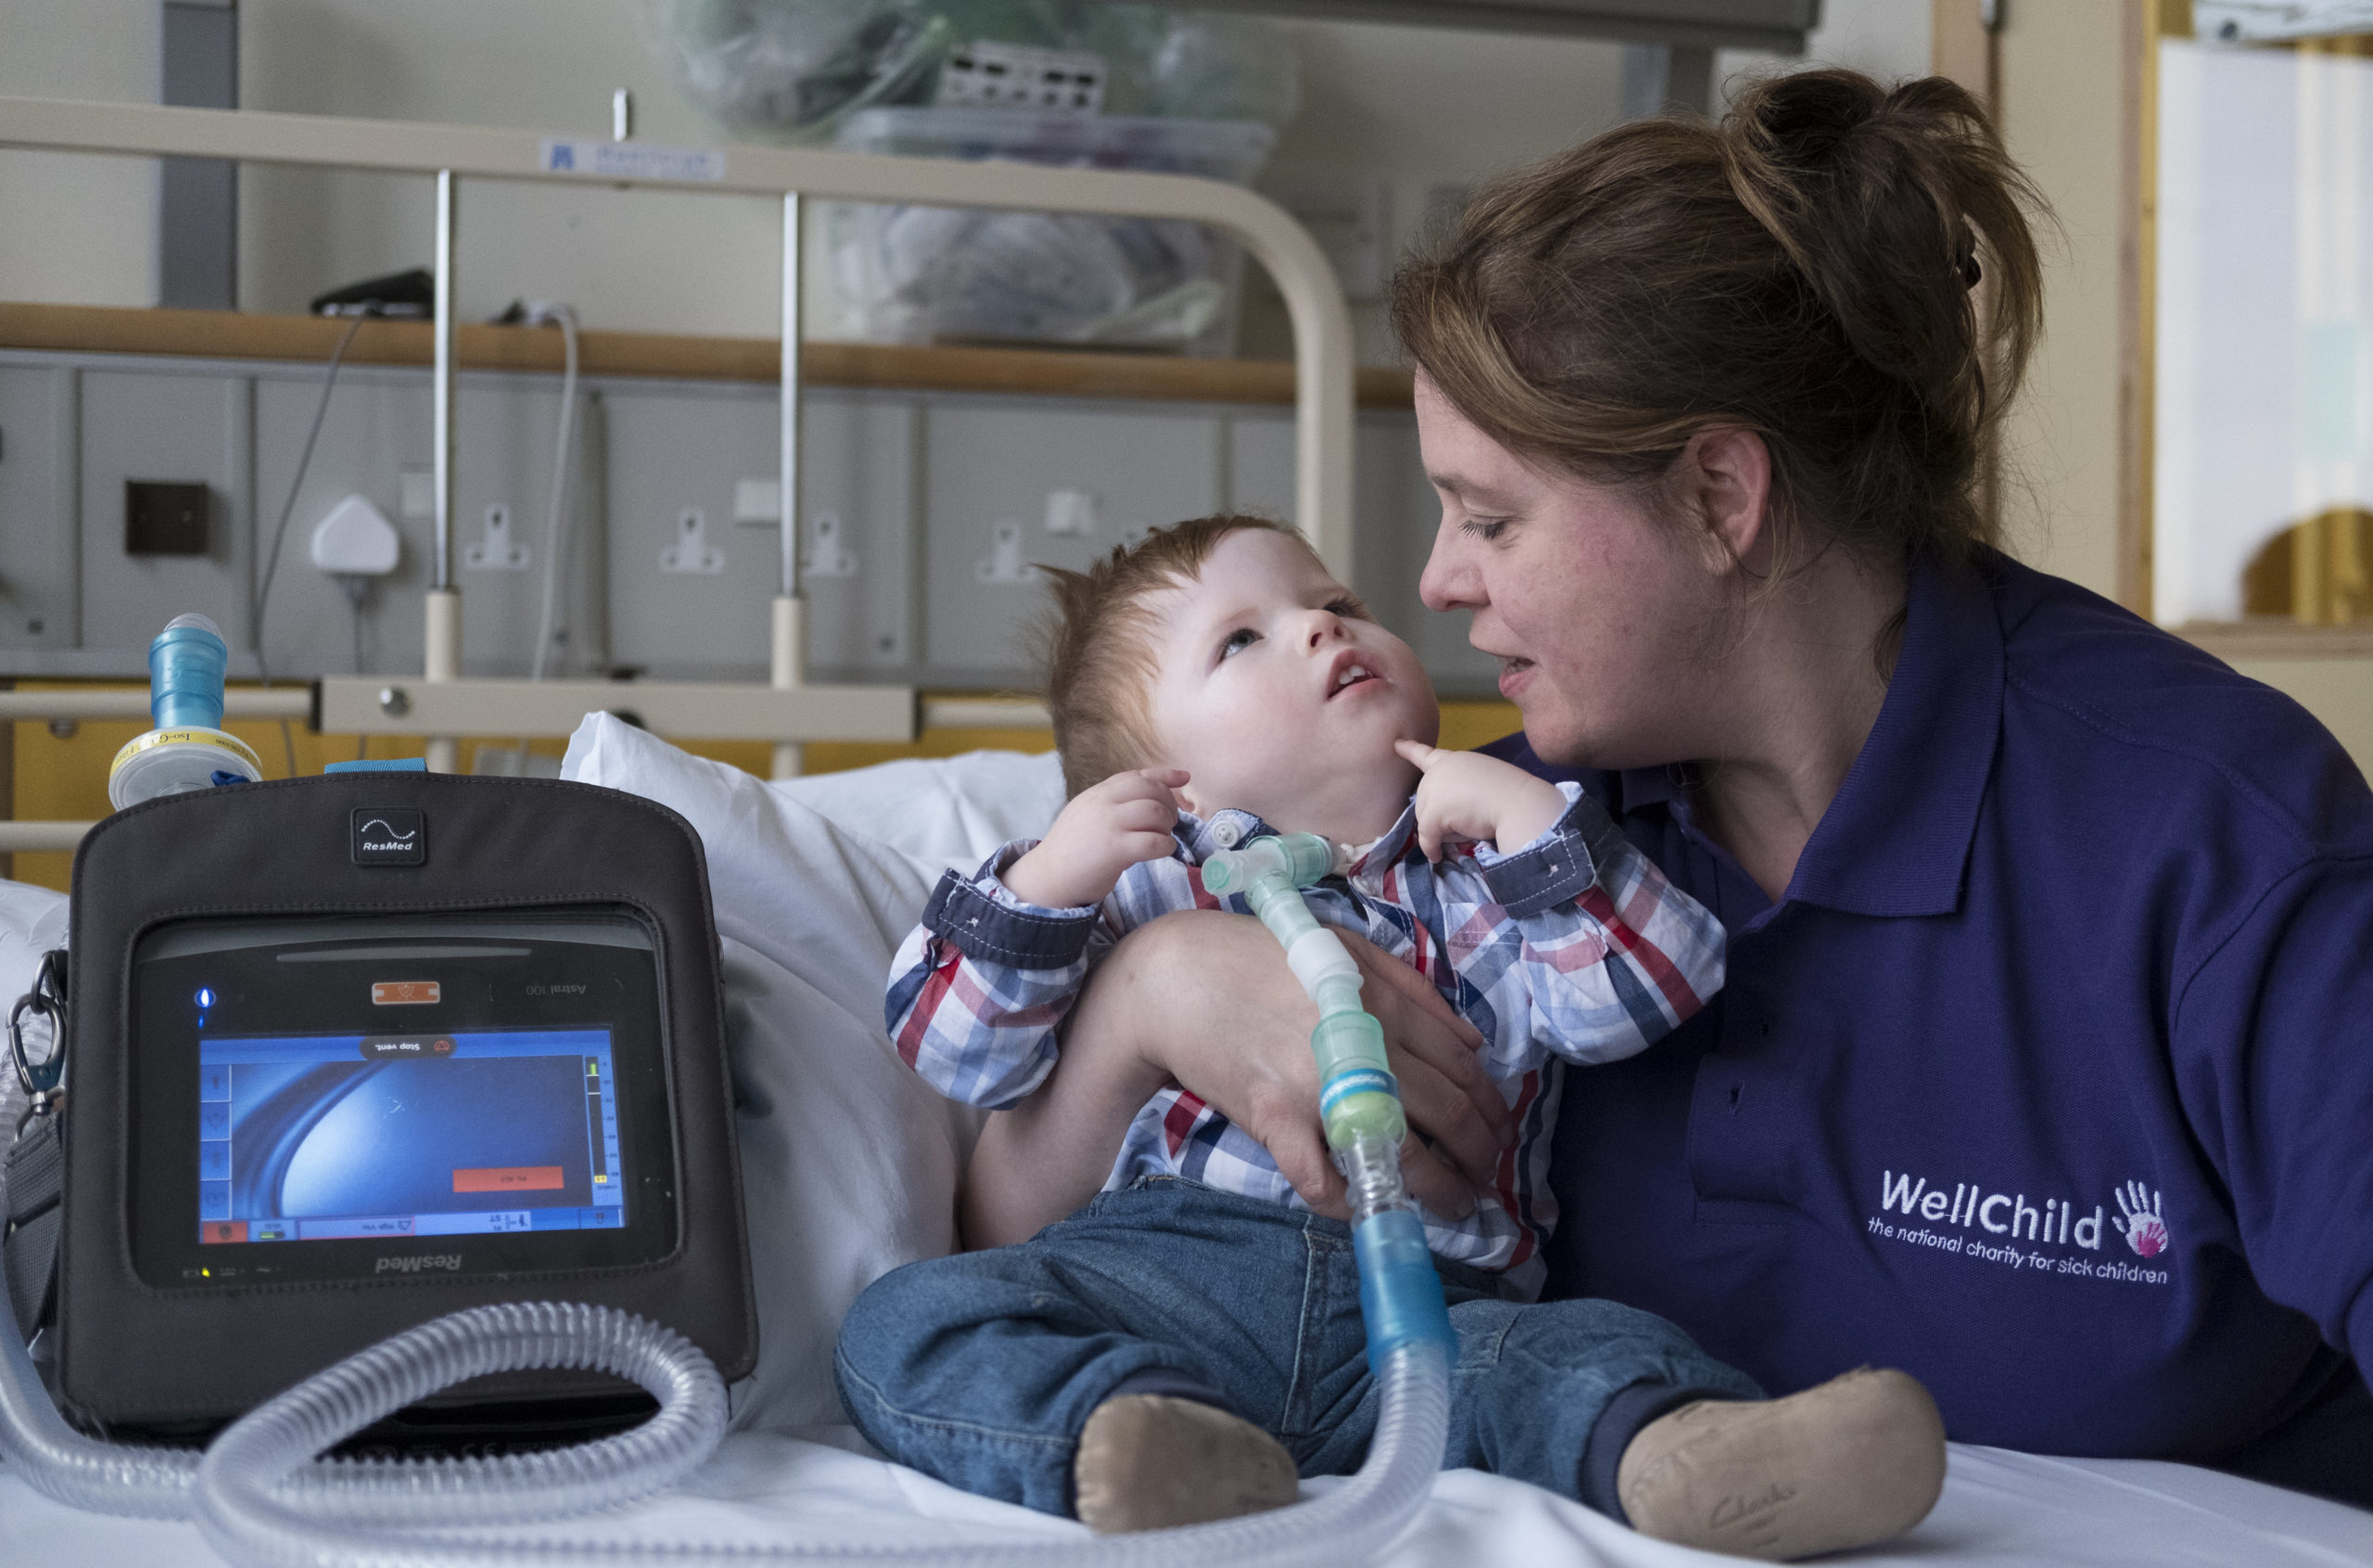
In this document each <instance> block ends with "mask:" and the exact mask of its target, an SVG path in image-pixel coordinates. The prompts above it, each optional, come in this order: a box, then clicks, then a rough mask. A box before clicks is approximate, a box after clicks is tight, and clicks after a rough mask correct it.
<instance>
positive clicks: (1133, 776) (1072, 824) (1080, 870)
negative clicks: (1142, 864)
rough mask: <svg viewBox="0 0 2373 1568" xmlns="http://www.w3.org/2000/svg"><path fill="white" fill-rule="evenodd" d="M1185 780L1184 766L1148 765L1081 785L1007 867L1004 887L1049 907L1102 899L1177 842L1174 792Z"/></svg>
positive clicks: (1090, 902)
mask: <svg viewBox="0 0 2373 1568" xmlns="http://www.w3.org/2000/svg"><path fill="white" fill-rule="evenodd" d="M1186 782H1187V774H1186V773H1185V772H1184V771H1183V770H1181V769H1179V768H1174V767H1148V768H1142V769H1140V770H1138V771H1137V772H1136V773H1116V774H1114V775H1113V776H1112V777H1111V778H1108V779H1106V780H1105V781H1104V782H1103V783H1101V784H1098V785H1095V786H1093V787H1092V788H1089V789H1085V790H1081V791H1080V792H1079V793H1078V794H1076V795H1073V796H1072V799H1071V803H1070V804H1068V805H1066V806H1064V807H1063V810H1062V815H1061V816H1058V817H1056V818H1055V825H1054V826H1053V827H1052V828H1047V836H1046V838H1044V839H1042V840H1040V841H1039V842H1038V846H1037V847H1036V848H1035V849H1034V850H1032V851H1031V852H1030V853H1029V854H1025V855H1023V856H1022V858H1021V859H1020V860H1017V861H1015V862H1014V863H1013V864H1012V865H1010V866H1007V867H1006V868H1005V876H1004V878H1003V880H1004V882H1005V885H1006V891H1009V892H1010V893H1012V894H1013V895H1014V897H1016V898H1019V899H1021V900H1022V901H1023V902H1024V903H1028V904H1043V905H1045V906H1046V907H1047V908H1049V909H1069V908H1071V907H1072V906H1074V905H1076V904H1098V903H1101V902H1103V900H1104V898H1105V897H1106V895H1107V894H1109V893H1110V892H1111V891H1112V885H1113V884H1114V883H1115V882H1118V881H1119V880H1120V879H1121V873H1122V872H1123V871H1126V870H1127V869H1128V868H1129V867H1130V866H1135V865H1136V863H1137V862H1139V861H1141V860H1160V859H1161V858H1162V857H1163V856H1164V855H1167V854H1170V853H1171V852H1173V851H1174V850H1175V849H1176V848H1177V847H1178V844H1177V841H1176V840H1174V839H1173V838H1172V837H1171V836H1170V829H1171V828H1172V826H1173V825H1174V824H1175V823H1176V822H1177V820H1178V807H1177V805H1176V804H1175V803H1174V802H1173V800H1172V798H1171V793H1170V792H1171V790H1175V789H1177V788H1178V787H1179V786H1180V785H1182V784H1184V783H1186Z"/></svg>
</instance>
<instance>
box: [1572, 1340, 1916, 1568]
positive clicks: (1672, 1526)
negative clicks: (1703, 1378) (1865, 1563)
mask: <svg viewBox="0 0 2373 1568" xmlns="http://www.w3.org/2000/svg"><path fill="white" fill-rule="evenodd" d="M1944 1486H1945V1423H1944V1420H1943V1418H1942V1417H1940V1416H1938V1415H1937V1413H1936V1402H1935V1400H1934V1399H1931V1398H1930V1397H1928V1390H1926V1389H1925V1388H1923V1387H1922V1386H1921V1385H1920V1384H1919V1382H1918V1381H1917V1380H1916V1379H1914V1378H1912V1377H1910V1376H1909V1375H1907V1374H1905V1373H1903V1372H1895V1371H1892V1370H1881V1371H1876V1372H1874V1371H1872V1369H1870V1368H1868V1367H1864V1368H1862V1369H1861V1370H1860V1371H1859V1372H1847V1373H1846V1375H1845V1376H1843V1377H1837V1378H1832V1379H1831V1380H1830V1381H1829V1382H1827V1383H1824V1384H1822V1385H1820V1386H1819V1387H1817V1388H1808V1389H1806V1390H1805V1391H1804V1392H1803V1393H1801V1394H1793V1395H1790V1396H1789V1397H1787V1398H1784V1399H1767V1400H1729V1399H1701V1400H1699V1401H1697V1402H1696V1403H1695V1404H1694V1405H1684V1406H1682V1407H1681V1409H1680V1410H1674V1411H1673V1412H1672V1413H1671V1414H1669V1415H1665V1416H1660V1417H1658V1418H1657V1419H1656V1420H1655V1421H1652V1422H1650V1423H1648V1424H1647V1425H1646V1426H1644V1427H1642V1428H1641V1429H1640V1432H1639V1435H1636V1436H1635V1437H1633V1438H1632V1439H1631V1447H1630V1448H1626V1449H1624V1450H1623V1459H1622V1461H1621V1462H1620V1463H1619V1464H1618V1466H1617V1468H1616V1473H1615V1491H1616V1496H1617V1497H1618V1498H1619V1499H1620V1500H1621V1501H1622V1504H1623V1511H1624V1512H1625V1513H1627V1514H1629V1515H1630V1516H1631V1525H1632V1528H1634V1529H1636V1530H1638V1531H1639V1532H1640V1533H1641V1534H1642V1535H1643V1536H1655V1537H1656V1538H1657V1539H1658V1540H1665V1541H1672V1542H1675V1543H1677V1544H1679V1545H1681V1546H1691V1547H1696V1548H1699V1549H1703V1550H1707V1551H1722V1552H1729V1553H1731V1554H1732V1555H1733V1556H1737V1557H1759V1558H1763V1559H1765V1560H1766V1561H1769V1562H1786V1561H1788V1560H1790V1559H1792V1558H1798V1557H1810V1556H1812V1555H1813V1554H1815V1553H1817V1552H1824V1551H1843V1550H1845V1549H1846V1548H1848V1547H1858V1546H1868V1545H1869V1544H1870V1543H1872V1541H1883V1540H1885V1539H1887V1538H1888V1537H1889V1536H1897V1535H1900V1534H1902V1533H1903V1532H1904V1531H1906V1530H1909V1529H1910V1528H1911V1527H1912V1526H1913V1525H1914V1524H1919V1523H1920V1521H1921V1520H1923V1519H1924V1518H1926V1517H1927V1515H1928V1511H1929V1509H1930V1508H1932V1507H1934V1506H1935V1501H1936V1495H1937V1494H1938V1493H1939V1492H1941V1491H1942V1490H1943V1489H1944Z"/></svg>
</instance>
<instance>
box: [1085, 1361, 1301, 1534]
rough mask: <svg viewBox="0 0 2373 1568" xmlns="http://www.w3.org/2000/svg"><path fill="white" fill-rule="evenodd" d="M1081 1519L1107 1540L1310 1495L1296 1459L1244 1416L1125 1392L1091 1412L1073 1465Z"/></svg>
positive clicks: (1184, 1401) (1257, 1509) (1206, 1521)
mask: <svg viewBox="0 0 2373 1568" xmlns="http://www.w3.org/2000/svg"><path fill="white" fill-rule="evenodd" d="M1072 1486H1073V1498H1074V1502H1073V1505H1072V1511H1073V1512H1074V1513H1075V1514H1077V1516H1078V1518H1079V1520H1080V1523H1082V1524H1085V1525H1086V1526H1087V1527H1088V1528H1089V1529H1091V1530H1093V1531H1095V1532H1096V1533H1097V1534H1098V1535H1099V1536H1113V1535H1123V1534H1126V1533H1128V1532H1131V1531H1136V1530H1166V1529H1172V1528H1174V1527H1176V1526H1178V1525H1182V1524H1210V1523H1211V1522H1212V1521H1213V1520H1215V1519H1236V1518H1239V1517H1241V1516H1242V1515H1244V1514H1248V1513H1260V1512H1263V1511H1266V1510H1269V1509H1273V1508H1283V1507H1284V1506H1285V1505H1286V1504H1288V1503H1289V1502H1292V1501H1293V1500H1294V1499H1295V1498H1297V1497H1298V1496H1300V1494H1301V1481H1300V1477H1299V1476H1298V1475H1297V1474H1296V1473H1295V1471H1294V1461H1293V1456H1291V1455H1290V1454H1288V1453H1287V1452H1286V1450H1285V1448H1283V1447H1281V1446H1280V1445H1279V1444H1278V1442H1277V1440H1276V1439H1275V1438H1274V1437H1272V1436H1270V1435H1268V1434H1267V1433H1265V1432H1263V1431H1262V1430H1261V1429H1260V1428H1259V1427H1257V1426H1255V1425H1253V1424H1252V1423H1250V1422H1249V1421H1246V1420H1244V1419H1242V1418H1241V1417H1239V1416H1234V1415H1230V1414H1229V1413H1228V1412H1227V1411H1225V1410H1217V1409H1214V1408H1213V1407H1212V1406H1210V1405H1204V1404H1199V1403H1197V1402H1196V1401H1194V1400H1192V1399H1178V1398H1173V1397H1170V1396H1169V1395H1166V1394H1124V1395H1123V1396H1121V1397H1118V1398H1114V1399H1107V1400H1106V1401H1104V1403H1102V1404H1101V1405H1098V1407H1097V1408H1096V1410H1095V1411H1094V1413H1093V1414H1091V1415H1090V1416H1089V1417H1088V1418H1087V1425H1086V1426H1085V1427H1084V1428H1083V1429H1082V1430H1081V1432H1080V1438H1079V1451H1078V1453H1077V1455H1076V1456H1075V1457H1074V1458H1073V1460H1072Z"/></svg>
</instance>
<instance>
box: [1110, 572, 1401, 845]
mask: <svg viewBox="0 0 2373 1568" xmlns="http://www.w3.org/2000/svg"><path fill="white" fill-rule="evenodd" d="M1148 607H1149V608H1150V609H1151V610H1152V611H1153V612H1154V616H1155V624H1154V626H1153V629H1152V645H1153V650H1154V654H1155V663H1156V670H1157V673H1156V675H1155V677H1154V681H1153V686H1152V689H1151V690H1150V691H1149V692H1148V707H1149V710H1150V715H1151V719H1152V728H1153V732H1154V734H1155V735H1156V736H1158V737H1159V738H1160V741H1161V748H1162V758H1161V760H1162V761H1163V762H1164V763H1166V764H1168V765H1171V766H1174V767H1181V768H1185V769H1186V770H1187V772H1188V773H1189V774H1191V775H1192V776H1193V777H1192V779H1191V780H1190V782H1189V783H1188V784H1187V787H1186V788H1185V789H1184V790H1180V791H1179V793H1180V795H1181V796H1182V797H1183V799H1184V801H1185V803H1186V804H1187V806H1188V808H1189V809H1191V810H1193V811H1194V812H1195V813H1196V814H1197V815H1198V816H1210V815H1211V814H1212V812H1213V811H1216V810H1219V809H1220V808H1222V807H1224V806H1235V807H1237V808H1240V809H1242V810H1245V811H1250V812H1254V813H1257V814H1258V815H1259V816H1262V817H1263V819H1265V820H1266V821H1268V822H1269V823H1271V824H1272V825H1274V826H1275V827H1278V828H1288V829H1303V830H1308V831H1314V832H1320V833H1326V834H1327V835H1328V836H1329V837H1332V838H1337V839H1343V840H1347V841H1355V842H1356V841H1361V840H1364V839H1367V838H1373V837H1374V836H1375V835H1377V833H1381V832H1383V831H1384V830H1385V829H1386V828H1389V827H1390V826H1391V825H1392V819H1393V818H1394V817H1395V816H1398V815H1399V814H1400V810H1401V807H1402V803H1405V802H1406V801H1407V799H1408V798H1409V792H1410V790H1413V789H1414V788H1415V784H1416V777H1417V773H1416V769H1415V768H1414V767H1412V766H1411V765H1409V764H1407V763H1405V762H1403V761H1402V759H1401V758H1400V757H1399V756H1398V755H1397V754H1395V753H1394V752H1393V750H1392V743H1393V742H1394V741H1395V740H1402V739H1407V740H1422V741H1425V742H1426V743H1427V744H1428V745H1431V744H1432V743H1433V741H1434V740H1435V738H1436V736H1437V735H1438V734H1439V733H1440V727H1441V715H1440V710H1439V709H1438V708H1437V707H1436V705H1435V702H1434V689H1433V686H1432V683H1431V682H1429V681H1428V680H1427V678H1426V672H1425V670H1424V669H1423V668H1422V667H1421V666H1420V665H1419V664H1418V663H1417V656H1416V655H1415V653H1413V652H1411V651H1410V649H1409V645H1408V644H1407V643H1405V642H1403V641H1402V640H1401V639H1399V638H1397V637H1395V636H1393V635H1392V634H1391V633H1390V632H1389V631H1386V630H1385V629H1384V628H1383V627H1382V626H1377V624H1376V623H1375V622H1374V621H1372V620H1369V619H1368V618H1367V612H1366V610H1365V609H1364V607H1362V606H1361V604H1360V602H1359V601H1358V600H1357V599H1355V598H1354V597H1352V594H1351V590H1350V589H1349V588H1345V587H1344V586H1343V585H1342V584H1340V583H1339V582H1337V581H1336V580H1335V579H1334V578H1333V577H1332V576H1331V575H1328V574H1327V572H1326V568H1325V567H1323V566H1321V565H1320V564H1319V563H1317V562H1316V561H1315V560H1313V558H1312V557H1311V555H1310V552H1309V551H1308V550H1304V549H1303V548H1302V547H1301V544H1300V543H1299V542H1297V541H1295V540H1293V539H1290V538H1288V537H1285V536H1283V535H1280V534H1275V533H1271V532H1269V531H1268V530H1266V529H1252V528H1249V529H1244V530H1242V531H1240V532H1237V533H1233V534H1230V535H1228V536H1227V537H1225V538H1224V539H1222V540H1221V541H1220V542H1219V544H1218V546H1217V547H1216V548H1214V549H1213V550H1212V554H1211V557H1210V559H1208V560H1206V561H1205V562H1204V563H1203V569H1202V572H1201V574H1200V575H1199V576H1198V577H1197V578H1196V580H1195V581H1193V582H1191V583H1187V584H1185V585H1182V586H1180V587H1178V588H1166V589H1163V590H1161V592H1159V593H1157V594H1155V595H1154V596H1152V598H1151V600H1150V601H1149V605H1148ZM1379 814H1380V815H1381V820H1378V819H1377V818H1378V816H1379Z"/></svg>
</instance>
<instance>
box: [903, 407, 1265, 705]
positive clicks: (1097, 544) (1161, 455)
mask: <svg viewBox="0 0 2373 1568" xmlns="http://www.w3.org/2000/svg"><path fill="white" fill-rule="evenodd" d="M927 409H928V413H927V418H928V422H929V423H928V435H927V437H926V442H925V446H926V452H927V459H926V462H927V467H928V470H929V473H928V476H927V479H926V482H925V491H924V493H925V498H926V499H925V503H924V519H925V528H926V530H927V532H926V537H927V538H928V539H929V541H930V548H929V551H928V559H927V562H926V565H925V571H924V588H923V612H924V613H923V628H922V635H923V650H922V652H923V662H924V664H925V665H926V676H925V678H927V679H929V680H933V681H945V682H948V683H951V684H961V685H973V686H978V685H983V684H992V685H998V684H1002V685H1019V686H1027V685H1030V684H1032V683H1033V681H1034V677H1033V675H1032V673H1031V663H1032V661H1031V655H1030V651H1029V647H1028V641H1029V626H1030V623H1031V621H1032V620H1033V619H1034V617H1036V616H1038V615H1039V614H1041V613H1043V612H1044V611H1045V609H1046V607H1047V590H1046V588H1045V587H1044V586H1043V582H1042V579H1041V577H1040V575H1039V574H1038V573H1037V572H1036V571H1035V570H1034V569H1033V568H1034V566H1036V565H1038V564H1041V563H1044V564H1047V565H1055V566H1066V567H1072V568H1074V569H1076V568H1078V567H1081V566H1084V565H1085V564H1086V563H1088V562H1089V561H1091V560H1092V559H1094V558H1095V557H1096V556H1098V555H1100V554H1102V553H1104V552H1105V551H1107V550H1110V549H1111V548H1112V547H1113V546H1114V545H1115V544H1119V543H1122V542H1123V541H1125V540H1128V539H1131V538H1135V537H1137V536H1138V535H1140V534H1141V533H1142V532H1143V531H1144V530H1145V529H1147V528H1149V527H1159V526H1161V525H1166V524H1171V523H1177V522H1181V521H1184V520H1185V519H1187V518H1189V517H1201V516H1207V515H1209V514H1210V513H1212V512H1215V511H1217V510H1218V508H1219V505H1220V499H1221V497H1220V488H1221V487H1220V421H1219V416H1218V414H1217V412H1216V411H1210V410H1182V409H1179V408H1176V407H1174V406H1163V405H1151V406H1148V405H1135V406H1123V407H1120V408H1114V409H1082V408H1081V407H1080V406H1079V405H1078V404H1077V403H1068V404H1066V403H1058V402H1055V401H1052V400H1041V399H1030V400H1027V401H1022V400H1019V399H1012V398H1002V399H996V400H991V399H988V398H963V397H958V396H953V395H950V396H945V397H938V398H932V399H930V400H929V402H928V404H927ZM1057 497H1063V498H1085V499H1084V500H1076V499H1051V498H1057ZM1050 523H1051V524H1053V525H1055V526H1054V527H1053V528H1050V527H1049V524H1050ZM1083 530H1084V531H1083Z"/></svg>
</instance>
